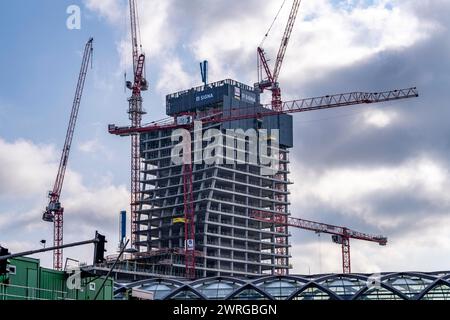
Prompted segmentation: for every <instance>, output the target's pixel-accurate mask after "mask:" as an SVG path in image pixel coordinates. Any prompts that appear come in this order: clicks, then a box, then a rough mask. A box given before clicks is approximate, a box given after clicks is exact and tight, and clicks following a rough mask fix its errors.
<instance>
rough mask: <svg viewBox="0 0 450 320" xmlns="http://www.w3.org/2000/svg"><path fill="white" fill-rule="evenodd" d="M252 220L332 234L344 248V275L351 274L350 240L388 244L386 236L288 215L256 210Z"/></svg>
mask: <svg viewBox="0 0 450 320" xmlns="http://www.w3.org/2000/svg"><path fill="white" fill-rule="evenodd" d="M251 218H253V219H255V220H258V221H261V222H266V223H271V224H276V225H284V226H290V227H296V228H300V229H304V230H309V231H314V232H317V233H327V234H331V235H332V240H333V242H334V243H338V244H340V245H341V248H342V272H343V273H351V261H350V239H358V240H363V241H370V242H376V243H378V244H379V245H380V246H385V245H386V244H387V238H386V237H384V236H380V235H371V234H367V233H363V232H359V231H354V230H352V229H349V228H346V227H340V226H334V225H331V224H326V223H320V222H315V221H310V220H305V219H299V218H293V217H289V216H286V215H280V214H274V213H271V212H267V211H259V210H254V211H252V213H251Z"/></svg>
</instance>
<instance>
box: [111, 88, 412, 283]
mask: <svg viewBox="0 0 450 320" xmlns="http://www.w3.org/2000/svg"><path fill="white" fill-rule="evenodd" d="M418 96H419V93H418V91H417V89H416V88H407V89H400V90H391V91H384V92H374V93H370V92H351V93H343V94H336V95H326V96H320V97H314V98H307V99H300V100H293V101H287V102H283V103H282V104H281V109H280V110H273V109H272V108H271V106H272V105H271V104H270V105H264V106H260V105H258V106H252V107H247V108H230V109H225V110H221V111H220V112H218V111H217V110H209V111H207V113H205V114H204V113H202V114H196V113H192V114H189V117H190V118H191V121H190V122H189V123H185V122H184V121H178V119H177V117H175V118H174V119H173V118H167V119H164V120H162V121H160V122H157V123H153V124H149V125H145V126H141V127H133V126H131V127H118V126H116V125H115V124H110V125H109V126H108V131H109V133H110V134H114V135H118V136H133V135H139V134H141V133H148V132H154V131H160V130H168V129H177V128H186V129H192V128H193V121H201V122H202V123H203V124H208V123H223V122H228V121H234V120H239V119H260V118H263V117H267V116H271V115H277V114H288V113H299V112H308V111H315V110H322V109H331V108H339V107H345V106H354V105H361V104H373V103H381V102H388V101H396V100H401V99H409V98H415V97H418ZM185 116H186V114H183V118H184V117H185ZM187 153H188V154H189V152H187ZM191 163H192V162H188V163H184V164H183V182H184V209H185V210H184V214H185V217H184V218H185V221H186V222H185V241H186V246H185V265H186V277H188V278H193V277H195V254H196V251H195V244H194V243H193V242H192V241H193V240H194V239H195V212H194V206H193V187H192V164H191ZM279 225H280V226H282V227H285V226H286V225H285V224H279ZM189 242H190V243H189ZM348 248H349V247H348Z"/></svg>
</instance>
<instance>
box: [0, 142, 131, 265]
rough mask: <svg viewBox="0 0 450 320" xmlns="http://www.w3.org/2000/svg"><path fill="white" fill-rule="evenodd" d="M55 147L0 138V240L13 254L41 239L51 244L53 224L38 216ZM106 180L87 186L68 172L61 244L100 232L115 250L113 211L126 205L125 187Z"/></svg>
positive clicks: (85, 254)
mask: <svg viewBox="0 0 450 320" xmlns="http://www.w3.org/2000/svg"><path fill="white" fill-rule="evenodd" d="M55 150H56V149H55V148H54V147H53V146H48V145H36V144H34V143H32V142H30V141H25V140H18V141H16V142H11V143H9V142H6V141H5V140H3V139H1V138H0V179H1V181H2V183H1V184H0V186H1V187H0V200H2V205H1V209H0V210H1V212H0V234H2V239H1V241H2V243H4V244H5V246H9V247H10V248H12V250H15V251H16V252H17V251H21V250H24V249H33V248H36V246H38V245H39V240H40V239H47V241H48V243H51V242H52V233H51V228H52V224H49V223H45V222H43V221H42V220H41V217H42V212H43V210H44V208H45V205H46V204H47V203H46V201H47V200H46V199H45V196H46V192H47V190H49V189H50V187H51V186H52V184H53V181H54V179H55V175H56V172H57V168H58V158H59V157H58V156H59V152H56V151H55ZM110 181H111V179H110V176H107V177H103V178H102V177H101V178H99V179H98V181H96V183H92V184H90V185H93V186H92V187H88V186H86V185H85V183H84V180H83V177H82V176H81V175H80V174H79V173H77V172H74V171H72V170H70V168H69V169H68V170H67V172H66V179H65V181H64V187H63V192H62V195H61V202H62V204H63V206H64V209H65V211H64V217H65V218H64V221H65V224H64V230H65V242H66V243H67V242H74V241H80V240H86V239H90V238H92V237H93V235H94V232H95V230H99V231H100V232H102V233H105V234H106V235H107V239H109V240H110V245H109V249H110V253H111V251H112V250H113V249H115V242H114V239H116V233H117V232H116V230H117V227H116V225H118V219H117V217H118V212H119V211H120V210H122V209H126V208H127V207H128V203H129V191H128V190H127V188H126V187H125V186H124V185H119V186H117V185H113V184H111V182H110ZM18 235H20V236H18ZM24 239H27V241H26V242H23V241H24ZM76 254H77V256H83V257H89V256H91V255H92V251H91V250H90V249H89V250H88V249H84V248H78V249H77V251H76ZM43 258H44V264H46V265H50V264H51V263H50V262H51V257H50V256H49V255H44V256H43Z"/></svg>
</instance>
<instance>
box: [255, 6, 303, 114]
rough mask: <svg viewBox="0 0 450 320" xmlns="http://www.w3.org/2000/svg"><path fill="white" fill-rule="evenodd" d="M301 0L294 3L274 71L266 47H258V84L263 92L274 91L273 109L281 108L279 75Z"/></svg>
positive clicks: (278, 109)
mask: <svg viewBox="0 0 450 320" xmlns="http://www.w3.org/2000/svg"><path fill="white" fill-rule="evenodd" d="M300 3H301V0H294V3H293V4H292V8H291V12H290V14H289V19H288V22H287V25H286V28H285V30H284V35H283V38H282V40H281V45H280V49H278V54H277V59H276V61H275V67H274V69H273V73H272V71H271V70H270V67H269V63H268V61H267V59H266V54H265V52H264V49H262V48H261V47H258V49H257V51H258V57H259V59H258V78H259V79H258V80H259V82H258V83H257V86H258V87H259V89H260V90H261V92H263V91H264V90H265V89H268V90H270V91H272V109H273V110H276V111H280V110H281V105H282V103H281V89H280V86H279V84H278V76H279V75H280V70H281V66H282V65H283V60H284V55H285V54H286V49H287V46H288V44H289V39H290V38H291V34H292V29H293V28H294V24H295V20H296V18H297V13H298V9H299V8H300ZM261 66H262V67H263V68H264V71H265V73H266V77H267V79H263V77H262V75H260V74H259V70H260V69H261Z"/></svg>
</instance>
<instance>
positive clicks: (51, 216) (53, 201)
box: [42, 38, 94, 270]
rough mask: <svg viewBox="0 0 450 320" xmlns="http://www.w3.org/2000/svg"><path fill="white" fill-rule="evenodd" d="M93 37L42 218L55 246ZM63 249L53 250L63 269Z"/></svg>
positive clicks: (59, 240) (60, 236) (55, 263)
mask: <svg viewBox="0 0 450 320" xmlns="http://www.w3.org/2000/svg"><path fill="white" fill-rule="evenodd" d="M93 41H94V39H93V38H90V39H89V41H88V42H87V43H86V46H85V49H84V54H83V61H82V63H81V70H80V74H79V76H78V83H77V88H76V91H75V98H74V100H73V105H72V112H71V114H70V120H69V126H68V127H67V133H66V140H65V142H64V147H63V150H62V154H61V159H60V162H59V168H58V174H57V175H56V180H55V183H54V186H53V189H52V191H50V192H49V193H48V197H49V203H48V205H47V207H46V208H45V211H44V214H43V216H42V219H43V220H44V221H46V222H53V245H54V246H55V247H58V246H61V245H62V244H63V213H64V208H63V207H62V206H61V203H60V196H61V190H62V187H63V183H64V176H65V173H66V168H67V162H68V160H69V154H70V147H71V145H72V139H73V134H74V131H75V125H76V122H77V117H78V110H79V109H80V102H81V97H82V95H83V89H84V83H85V80H86V75H87V70H88V66H89V62H90V61H91V58H92V52H93ZM62 260H63V251H62V249H55V250H54V251H53V268H54V269H56V270H61V269H62Z"/></svg>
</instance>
